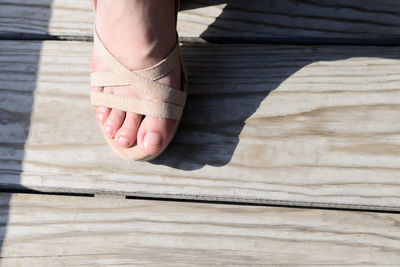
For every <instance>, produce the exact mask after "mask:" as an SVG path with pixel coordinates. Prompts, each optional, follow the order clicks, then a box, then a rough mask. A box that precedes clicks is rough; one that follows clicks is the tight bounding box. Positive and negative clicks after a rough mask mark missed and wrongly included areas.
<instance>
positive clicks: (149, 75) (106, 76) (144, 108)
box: [90, 1, 187, 161]
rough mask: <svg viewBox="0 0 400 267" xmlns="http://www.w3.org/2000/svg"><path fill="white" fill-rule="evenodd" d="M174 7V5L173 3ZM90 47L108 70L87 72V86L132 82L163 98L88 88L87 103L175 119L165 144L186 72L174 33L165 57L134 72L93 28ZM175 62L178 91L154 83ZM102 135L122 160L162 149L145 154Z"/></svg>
mask: <svg viewBox="0 0 400 267" xmlns="http://www.w3.org/2000/svg"><path fill="white" fill-rule="evenodd" d="M177 2H178V1H177ZM176 6H178V4H177V3H176ZM94 46H95V49H96V51H97V53H98V54H99V55H100V57H101V58H102V60H103V61H104V63H105V64H106V65H107V67H108V68H109V69H110V70H112V72H92V73H91V74H90V82H91V86H100V87H107V86H126V85H132V86H135V88H137V89H140V90H143V92H145V93H146V94H148V95H150V96H152V97H153V98H157V99H159V100H162V101H164V103H159V102H153V101H148V100H144V99H138V98H132V97H126V96H119V95H114V94H108V93H104V92H93V91H91V93H90V101H91V104H92V105H93V106H103V107H108V108H115V109H118V110H122V111H126V112H134V113H137V114H142V115H148V116H154V117H161V118H169V119H174V120H177V122H175V125H174V128H173V133H172V135H171V138H170V139H169V140H167V146H168V144H169V143H170V142H171V140H172V138H173V137H174V136H175V133H176V130H177V128H178V126H179V122H180V120H181V117H182V112H183V109H184V106H185V102H186V88H187V73H186V70H185V67H184V65H183V62H182V59H181V58H180V55H179V41H178V35H177V38H176V45H175V47H174V48H173V49H172V51H171V52H170V53H169V54H168V56H167V57H166V58H164V59H163V60H162V61H160V62H159V63H157V64H155V65H153V66H152V67H150V68H147V69H143V70H138V71H131V70H129V69H128V68H127V67H125V66H124V65H122V64H121V63H120V62H119V61H118V60H117V59H116V58H115V57H114V56H113V55H112V54H111V53H110V51H108V50H107V49H106V48H105V47H104V45H103V43H102V41H101V39H100V37H99V36H98V34H97V31H96V29H95V30H94ZM176 64H181V72H182V74H181V77H182V78H181V86H182V90H177V89H174V88H172V87H170V86H167V85H164V84H161V83H158V82H156V80H157V79H160V78H162V77H164V76H165V75H167V74H168V73H169V72H170V71H171V70H172V69H173V68H174V67H175V66H176ZM103 135H104V138H105V139H106V141H107V143H108V144H109V146H111V148H112V149H113V150H114V152H115V153H116V154H118V155H119V156H120V157H121V158H123V159H127V160H141V161H149V160H152V159H154V158H156V157H157V156H159V155H160V154H161V153H162V152H163V150H162V151H160V152H159V153H158V154H155V155H147V154H146V153H144V152H143V151H142V150H141V149H140V147H139V146H138V145H137V143H135V144H134V145H133V146H132V147H128V148H126V147H121V146H120V145H119V144H118V143H117V142H116V141H114V139H113V138H110V137H108V136H106V135H105V134H104V133H103ZM165 147H166V146H165ZM164 150H165V148H164Z"/></svg>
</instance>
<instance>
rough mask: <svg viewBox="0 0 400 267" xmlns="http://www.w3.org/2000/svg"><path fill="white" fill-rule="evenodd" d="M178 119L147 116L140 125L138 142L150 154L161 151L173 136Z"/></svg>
mask: <svg viewBox="0 0 400 267" xmlns="http://www.w3.org/2000/svg"><path fill="white" fill-rule="evenodd" d="M175 123H176V121H174V120H171V119H163V118H157V117H150V116H146V117H145V118H144V120H143V121H142V123H141V124H140V127H139V132H138V135H137V143H138V145H139V146H140V148H141V149H142V150H143V152H145V153H146V154H148V155H154V154H158V153H160V152H161V151H162V150H163V149H164V148H165V147H166V146H167V145H168V140H169V139H170V138H171V135H172V131H173V128H174V124H175Z"/></svg>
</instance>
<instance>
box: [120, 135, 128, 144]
mask: <svg viewBox="0 0 400 267" xmlns="http://www.w3.org/2000/svg"><path fill="white" fill-rule="evenodd" d="M118 142H119V143H120V144H121V145H123V146H129V143H130V141H129V139H128V138H126V137H124V136H120V137H118Z"/></svg>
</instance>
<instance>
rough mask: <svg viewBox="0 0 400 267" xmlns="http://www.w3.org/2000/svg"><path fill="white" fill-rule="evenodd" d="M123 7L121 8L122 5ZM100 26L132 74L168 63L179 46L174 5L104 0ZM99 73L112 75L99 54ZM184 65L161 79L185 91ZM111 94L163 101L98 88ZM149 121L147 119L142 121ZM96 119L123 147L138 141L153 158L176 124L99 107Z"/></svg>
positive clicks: (156, 0)
mask: <svg viewBox="0 0 400 267" xmlns="http://www.w3.org/2000/svg"><path fill="white" fill-rule="evenodd" d="M117 2H118V4H116V3H117ZM94 4H95V27H96V30H97V32H98V34H99V36H100V38H101V40H102V41H103V43H104V45H105V47H106V48H107V49H108V50H109V51H110V52H111V53H112V54H113V55H114V57H116V58H117V59H118V60H119V62H121V63H122V64H123V65H125V66H126V67H128V68H129V69H131V70H140V69H145V68H148V67H150V66H152V65H154V64H156V63H158V62H160V61H161V60H162V59H164V58H165V57H166V56H167V55H168V53H169V52H170V51H171V50H172V49H173V47H174V46H175V44H176V26H175V21H176V17H175V1H174V0H118V1H114V0H98V1H95V2H94ZM92 69H93V71H110V70H109V69H108V68H107V66H106V65H104V63H103V62H102V60H101V58H100V57H99V56H98V54H97V53H96V51H95V49H94V50H93V55H92ZM180 76H181V66H180V65H179V64H178V65H177V66H176V67H175V68H174V69H173V70H172V71H171V72H170V73H169V74H167V75H166V76H164V77H162V78H160V79H159V80H157V82H159V83H163V84H166V85H169V86H171V87H173V88H176V89H180V88H181V84H180V81H181V77H180ZM91 90H93V91H100V92H103V91H104V92H107V93H112V94H116V95H123V96H129V97H135V98H143V99H146V100H151V101H159V100H156V99H153V98H151V97H150V96H148V95H146V94H144V93H143V92H142V91H141V90H138V89H136V88H134V87H132V86H121V87H92V88H91ZM142 117H144V118H142ZM96 118H97V121H98V123H99V124H100V125H101V127H102V130H103V132H104V133H105V134H106V135H108V136H109V137H113V138H114V139H116V140H118V143H119V144H120V145H121V146H122V147H130V146H132V145H133V144H134V143H135V142H137V144H138V145H139V147H140V148H141V149H142V150H143V151H144V152H145V153H147V154H149V155H152V154H157V153H158V152H159V151H160V150H162V149H163V148H164V147H165V146H166V145H167V142H166V141H167V140H168V139H169V137H170V136H171V135H172V130H173V126H174V123H176V121H175V120H171V119H163V118H158V117H151V116H142V115H140V114H136V113H132V112H124V111H121V110H117V109H110V108H106V107H96Z"/></svg>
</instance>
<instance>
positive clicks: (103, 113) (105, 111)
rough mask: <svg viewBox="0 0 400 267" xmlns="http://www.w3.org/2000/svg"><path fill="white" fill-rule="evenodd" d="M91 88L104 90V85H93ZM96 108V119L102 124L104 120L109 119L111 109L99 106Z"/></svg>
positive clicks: (95, 90) (98, 90)
mask: <svg viewBox="0 0 400 267" xmlns="http://www.w3.org/2000/svg"><path fill="white" fill-rule="evenodd" d="M91 90H92V92H103V87H99V86H92V88H91ZM95 108H96V119H97V121H98V122H99V123H100V125H103V124H104V122H105V121H106V120H107V117H108V115H110V111H111V109H110V108H106V107H98V106H96V107H95Z"/></svg>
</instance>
